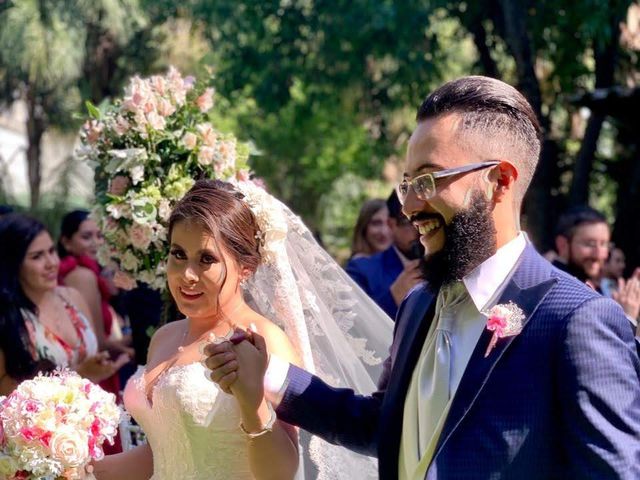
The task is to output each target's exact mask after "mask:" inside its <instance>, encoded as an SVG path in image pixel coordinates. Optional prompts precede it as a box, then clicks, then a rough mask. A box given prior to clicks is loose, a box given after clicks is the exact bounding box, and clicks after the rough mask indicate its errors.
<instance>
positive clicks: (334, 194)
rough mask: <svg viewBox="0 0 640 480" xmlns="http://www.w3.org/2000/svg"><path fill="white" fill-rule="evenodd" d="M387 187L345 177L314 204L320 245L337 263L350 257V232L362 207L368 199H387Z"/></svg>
mask: <svg viewBox="0 0 640 480" xmlns="http://www.w3.org/2000/svg"><path fill="white" fill-rule="evenodd" d="M390 193H391V187H390V186H389V185H388V184H386V183H385V182H381V181H377V180H367V179H365V178H363V177H360V176H357V175H354V174H352V173H347V174H345V175H343V176H341V177H340V178H338V179H337V180H336V181H335V182H333V184H332V185H331V188H330V189H329V190H328V191H327V192H326V193H325V194H324V195H323V196H322V198H321V199H320V202H319V204H318V207H319V208H318V210H319V216H320V231H321V233H322V236H321V238H322V243H323V245H324V246H325V248H326V249H327V251H328V252H329V253H331V255H332V256H333V257H334V258H335V259H336V260H337V261H338V262H340V263H344V262H345V261H346V260H347V259H348V258H349V255H350V254H351V239H352V236H353V228H354V226H355V224H356V220H357V219H358V213H359V212H360V207H362V204H363V203H364V202H365V201H366V200H368V199H370V198H387V197H388V196H389V194H390Z"/></svg>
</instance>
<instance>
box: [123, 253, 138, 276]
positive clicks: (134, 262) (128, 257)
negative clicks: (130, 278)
mask: <svg viewBox="0 0 640 480" xmlns="http://www.w3.org/2000/svg"><path fill="white" fill-rule="evenodd" d="M120 263H121V264H122V267H123V268H124V269H125V270H129V271H132V270H137V269H138V266H139V265H140V261H139V260H138V257H136V256H135V255H134V254H133V252H132V251H131V250H127V251H126V252H125V253H124V255H123V256H122V258H121V259H120Z"/></svg>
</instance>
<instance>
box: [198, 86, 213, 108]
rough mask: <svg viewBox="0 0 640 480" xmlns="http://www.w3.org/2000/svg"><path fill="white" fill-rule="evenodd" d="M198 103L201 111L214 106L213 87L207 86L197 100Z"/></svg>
mask: <svg viewBox="0 0 640 480" xmlns="http://www.w3.org/2000/svg"><path fill="white" fill-rule="evenodd" d="M196 105H198V108H199V109H200V111H201V112H203V113H204V112H207V111H209V110H210V109H211V107H213V88H207V89H206V90H205V91H204V93H203V94H202V95H200V96H199V97H198V99H197V100H196Z"/></svg>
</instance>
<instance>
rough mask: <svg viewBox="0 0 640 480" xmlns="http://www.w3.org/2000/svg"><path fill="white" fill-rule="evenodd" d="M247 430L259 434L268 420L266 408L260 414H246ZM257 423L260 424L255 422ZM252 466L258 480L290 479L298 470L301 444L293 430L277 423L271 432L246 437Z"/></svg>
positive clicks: (244, 423) (244, 416)
mask: <svg viewBox="0 0 640 480" xmlns="http://www.w3.org/2000/svg"><path fill="white" fill-rule="evenodd" d="M242 417H243V425H244V426H245V429H247V431H249V432H252V431H257V430H260V428H261V427H258V428H256V425H264V424H265V423H267V421H268V415H265V414H264V408H261V409H260V412H259V413H249V414H243V415H242ZM256 421H257V423H256ZM247 448H248V450H249V463H250V467H251V472H252V473H253V476H254V477H255V478H256V480H289V479H293V478H294V477H295V474H296V471H297V469H298V442H297V434H296V432H295V429H294V428H293V427H289V426H287V425H286V424H284V423H282V422H278V421H276V422H275V424H274V425H273V427H272V429H271V431H270V432H267V433H264V434H263V435H260V436H257V437H254V438H251V437H250V436H249V435H247Z"/></svg>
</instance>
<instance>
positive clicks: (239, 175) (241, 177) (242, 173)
mask: <svg viewBox="0 0 640 480" xmlns="http://www.w3.org/2000/svg"><path fill="white" fill-rule="evenodd" d="M236 180H238V181H240V182H248V181H249V180H251V177H250V176H249V170H238V171H237V172H236Z"/></svg>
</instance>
